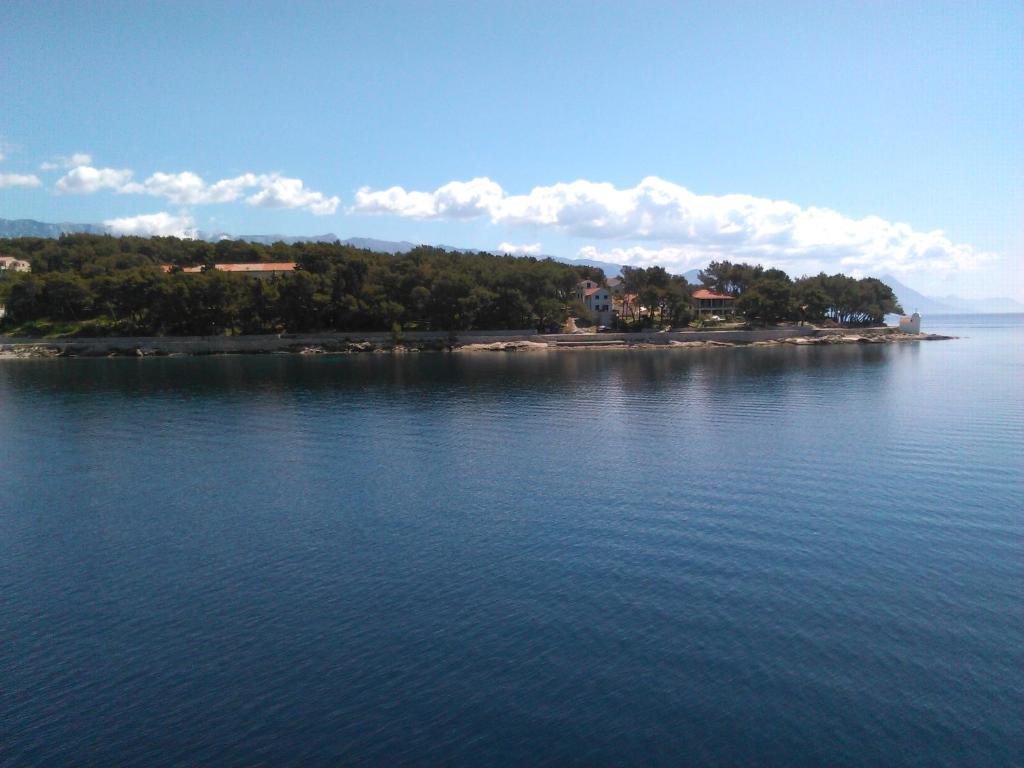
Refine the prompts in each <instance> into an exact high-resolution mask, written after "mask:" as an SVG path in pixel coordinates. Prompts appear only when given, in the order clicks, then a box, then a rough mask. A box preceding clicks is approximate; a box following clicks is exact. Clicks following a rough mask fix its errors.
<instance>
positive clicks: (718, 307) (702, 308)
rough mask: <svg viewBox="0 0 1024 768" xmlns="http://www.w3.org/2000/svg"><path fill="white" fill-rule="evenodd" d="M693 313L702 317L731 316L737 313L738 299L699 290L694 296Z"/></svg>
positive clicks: (705, 289)
mask: <svg viewBox="0 0 1024 768" xmlns="http://www.w3.org/2000/svg"><path fill="white" fill-rule="evenodd" d="M692 298H693V311H694V312H696V313H697V315H698V316H700V315H719V316H725V315H731V314H733V313H735V311H736V297H735V296H730V295H729V294H728V293H717V292H715V291H709V290H708V289H707V288H699V289H698V290H696V291H694V292H693V294H692Z"/></svg>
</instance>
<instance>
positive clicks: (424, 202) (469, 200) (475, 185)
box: [352, 178, 505, 219]
mask: <svg viewBox="0 0 1024 768" xmlns="http://www.w3.org/2000/svg"><path fill="white" fill-rule="evenodd" d="M504 198H505V192H504V190H502V188H501V187H500V186H499V185H498V184H497V183H496V182H493V181H491V180H490V179H488V178H478V179H471V180H470V181H453V182H451V183H449V184H445V185H444V186H443V187H440V188H439V189H437V190H435V191H434V192H406V191H405V189H403V188H402V187H391V188H390V189H385V190H383V191H381V192H371V191H370V189H369V188H367V187H363V188H361V189H360V190H359V191H358V192H356V204H355V206H354V207H353V209H352V210H353V211H355V212H357V213H397V214H398V215H399V216H408V217H410V218H414V219H442V218H450V219H467V218H474V217H477V216H485V215H491V216H493V212H494V211H496V210H497V209H498V207H499V206H500V205H501V203H502V201H503V199H504Z"/></svg>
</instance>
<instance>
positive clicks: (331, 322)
mask: <svg viewBox="0 0 1024 768" xmlns="http://www.w3.org/2000/svg"><path fill="white" fill-rule="evenodd" d="M4 252H5V253H7V254H10V255H14V256H17V257H18V258H23V259H26V260H27V261H29V262H30V263H31V264H32V273H31V274H27V275H18V276H15V277H14V278H12V279H8V281H7V282H8V284H7V285H6V286H5V287H4V288H3V289H0V290H3V291H4V293H5V294H6V296H0V301H6V304H7V313H8V319H7V322H8V323H9V324H22V323H26V322H30V321H34V320H49V321H72V322H82V321H91V322H90V323H89V325H91V326H92V327H93V329H94V330H95V329H96V328H98V327H106V328H108V329H109V331H110V332H112V333H146V334H221V333H267V332H280V331H308V330H328V329H329V330H339V331H348V330H398V329H399V328H404V329H410V328H422V329H432V330H467V329H474V328H481V329H511V328H534V327H536V328H543V329H547V328H554V327H558V326H560V325H561V323H562V322H563V321H564V319H565V317H566V315H567V311H568V305H569V303H570V301H571V296H572V291H573V289H574V287H575V285H576V283H577V282H578V281H579V280H580V279H582V278H584V277H588V278H591V279H596V280H601V279H603V274H602V273H601V271H600V270H598V269H593V268H590V267H576V266H569V265H566V264H561V263H559V262H556V261H553V260H550V259H544V260H537V259H533V258H514V257H511V256H494V255H491V254H487V253H475V254H462V253H450V252H446V251H443V250H440V249H437V248H429V247H419V248H416V249H415V250H413V251H411V252H409V253H404V254H398V255H391V254H383V253H374V252H371V251H365V250H359V249H356V248H353V247H350V246H345V245H341V244H339V243H297V244H294V245H286V244H284V243H275V244H274V245H272V246H264V245H260V244H255V243H246V242H239V241H229V240H224V241H221V242H218V243H207V242H203V241H198V240H179V239H177V238H169V237H155V238H139V237H121V238H114V237H109V236H100V235H65V236H63V237H61V238H60V239H58V240H53V239H41V238H21V239H15V240H8V241H5V243H4ZM284 261H289V262H296V263H297V265H298V269H297V271H296V272H294V273H292V274H290V275H288V276H281V277H273V278H262V279H260V278H255V277H252V276H247V275H240V274H232V273H227V272H222V271H219V270H215V269H212V266H213V264H214V263H238V262H284ZM162 264H171V265H175V266H178V267H186V266H205V267H206V269H205V270H204V271H203V272H200V273H198V274H196V273H190V274H184V273H181V272H180V271H173V272H171V273H165V272H164V271H163V270H162V269H161V265H162Z"/></svg>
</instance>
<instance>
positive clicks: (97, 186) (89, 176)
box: [56, 165, 132, 195]
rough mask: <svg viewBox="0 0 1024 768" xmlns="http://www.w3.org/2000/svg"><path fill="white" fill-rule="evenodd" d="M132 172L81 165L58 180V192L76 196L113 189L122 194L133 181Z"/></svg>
mask: <svg viewBox="0 0 1024 768" xmlns="http://www.w3.org/2000/svg"><path fill="white" fill-rule="evenodd" d="M131 178H132V172H131V171H129V170H128V169H126V168H125V169H120V170H118V169H116V168H93V167H92V166H90V165H80V166H78V167H77V168H72V169H71V170H70V171H68V173H66V174H65V175H64V176H61V177H60V178H59V179H58V180H57V185H56V187H57V191H58V192H66V193H69V194H76V195H91V194H92V193H93V192H99V191H100V190H101V189H113V190H115V191H118V192H120V191H121V190H122V189H123V188H124V186H125V185H126V184H128V183H129V182H130V181H131Z"/></svg>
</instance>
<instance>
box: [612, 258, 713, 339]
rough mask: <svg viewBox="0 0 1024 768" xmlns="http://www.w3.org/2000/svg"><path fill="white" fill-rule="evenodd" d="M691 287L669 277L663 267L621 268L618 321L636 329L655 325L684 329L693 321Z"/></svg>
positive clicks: (683, 278) (675, 278)
mask: <svg viewBox="0 0 1024 768" xmlns="http://www.w3.org/2000/svg"><path fill="white" fill-rule="evenodd" d="M694 287H695V286H692V285H690V284H689V282H687V280H686V278H685V277H683V276H681V275H670V274H669V273H668V272H667V271H666V270H665V268H664V267H647V268H644V267H623V268H622V293H623V296H624V298H623V301H622V317H621V318H620V319H621V320H622V321H623V322H624V323H626V324H629V325H633V326H638V327H645V326H651V325H654V324H655V323H656V322H657V323H661V324H663V325H664V324H665V323H668V324H669V325H673V326H678V325H683V326H685V325H686V324H687V323H689V322H690V320H691V319H692V318H693V300H692V299H691V294H692V293H693V289H694ZM645 312H646V315H645V314H644V313H645Z"/></svg>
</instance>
